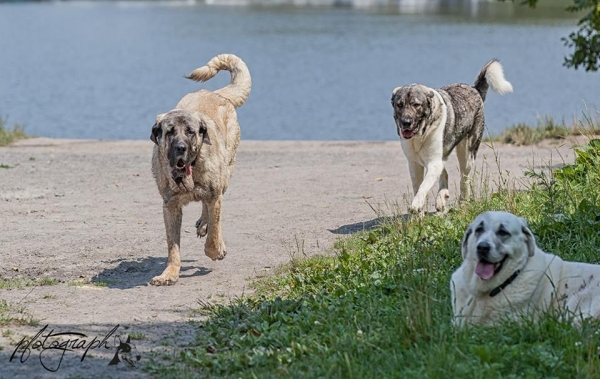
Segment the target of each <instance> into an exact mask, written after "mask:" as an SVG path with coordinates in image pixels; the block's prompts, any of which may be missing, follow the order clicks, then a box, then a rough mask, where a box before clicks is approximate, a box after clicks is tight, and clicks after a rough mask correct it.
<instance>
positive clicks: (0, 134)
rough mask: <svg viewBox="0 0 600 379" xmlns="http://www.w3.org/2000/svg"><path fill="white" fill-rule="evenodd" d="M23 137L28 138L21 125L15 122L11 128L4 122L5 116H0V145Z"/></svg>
mask: <svg viewBox="0 0 600 379" xmlns="http://www.w3.org/2000/svg"><path fill="white" fill-rule="evenodd" d="M24 138H28V136H27V135H26V134H25V132H24V128H23V125H21V124H15V125H13V127H12V128H9V127H8V126H7V124H6V118H4V117H0V146H6V145H9V144H11V143H13V142H15V141H17V140H19V139H24ZM4 168H8V167H4Z"/></svg>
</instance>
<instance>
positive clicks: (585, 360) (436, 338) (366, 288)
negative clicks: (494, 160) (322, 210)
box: [145, 140, 600, 378]
mask: <svg viewBox="0 0 600 379" xmlns="http://www.w3.org/2000/svg"><path fill="white" fill-rule="evenodd" d="M590 145H591V147H590V148H587V149H578V150H577V161H576V162H575V163H574V164H573V165H570V166H567V167H565V168H562V169H559V170H556V171H555V172H554V173H552V174H544V173H543V172H530V173H529V174H528V176H529V177H530V180H531V185H530V188H529V189H528V190H527V191H513V190H510V189H506V188H505V189H502V190H501V191H500V192H498V193H493V194H488V195H485V194H484V196H483V198H482V199H480V200H477V201H474V202H471V203H468V204H465V205H463V206H461V207H459V208H457V209H455V210H454V211H452V212H450V213H449V214H447V215H444V216H441V217H437V216H426V217H424V218H422V219H419V218H410V219H407V218H397V219H394V220H390V221H389V222H387V223H385V224H383V225H381V226H380V227H378V228H377V229H375V230H372V231H368V232H361V233H358V234H356V235H354V236H352V237H350V238H347V239H344V240H342V241H340V242H339V243H338V244H337V245H336V247H335V254H334V255H333V256H328V257H324V256H318V257H314V258H310V259H306V260H293V261H292V262H291V263H289V264H288V265H286V266H285V267H284V268H283V269H282V270H281V272H280V273H279V274H277V275H275V276H273V277H269V278H266V279H263V280H261V281H260V282H258V283H257V286H256V288H257V293H256V294H255V295H252V296H250V297H246V298H242V299H238V300H236V301H233V302H232V303H231V304H229V305H225V306H221V305H210V304H206V303H203V304H202V307H201V311H203V312H204V313H205V314H206V315H207V316H208V321H207V322H206V323H205V324H204V325H202V328H199V329H198V334H197V340H196V343H195V344H194V346H192V347H189V348H186V349H185V350H183V351H182V352H181V353H180V354H175V355H171V356H170V358H169V359H167V361H166V362H165V361H164V360H161V361H160V362H158V361H151V362H150V363H149V364H147V365H146V368H145V369H146V370H147V371H149V372H151V373H153V374H155V375H156V376H158V377H161V378H191V377H219V378H221V377H222V378H237V377H244V378H246V377H248V378H253V377H256V378H270V377H273V378H288V377H293V378H392V377H395V378H517V377H526V378H598V377H600V358H599V353H600V322H598V321H589V320H586V321H584V322H583V323H582V326H581V327H579V328H577V327H574V326H573V325H572V324H571V323H570V322H569V320H568V317H567V318H565V319H563V320H562V321H559V318H558V317H556V316H557V314H556V313H548V314H543V315H542V316H541V318H540V319H539V320H537V321H533V320H532V319H531V318H528V317H524V319H523V320H522V321H521V322H520V323H517V322H510V321H506V322H503V323H501V324H500V325H499V326H497V327H493V328H492V327H482V326H471V327H468V328H466V329H462V330H460V329H456V328H454V327H453V326H452V324H451V316H452V310H451V305H450V291H449V281H450V275H451V274H452V272H453V271H454V270H455V269H456V268H457V267H458V266H459V265H460V264H461V256H460V249H459V245H460V240H461V238H462V235H463V233H464V231H465V229H466V227H467V225H468V224H469V223H470V222H471V221H472V220H473V219H474V217H475V216H476V215H478V214H479V213H481V212H483V211H486V210H506V211H509V212H513V213H515V214H517V215H520V216H523V217H526V218H527V219H528V220H529V223H530V227H531V229H532V230H533V231H534V233H535V235H536V237H537V242H538V245H539V246H540V247H541V248H542V249H544V250H546V251H549V252H554V253H557V254H559V255H560V256H561V257H563V258H564V259H567V260H577V261H585V262H592V263H600V251H599V247H600V232H599V231H600V140H596V141H591V142H590ZM557 215H560V216H557ZM163 358H164V357H163Z"/></svg>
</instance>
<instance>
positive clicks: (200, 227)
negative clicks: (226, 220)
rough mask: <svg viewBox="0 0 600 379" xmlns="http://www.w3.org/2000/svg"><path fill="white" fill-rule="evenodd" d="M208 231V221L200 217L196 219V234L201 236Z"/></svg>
mask: <svg viewBox="0 0 600 379" xmlns="http://www.w3.org/2000/svg"><path fill="white" fill-rule="evenodd" d="M206 233H208V222H204V220H202V219H201V218H199V219H198V221H196V236H198V238H202V237H204V236H205V235H206Z"/></svg>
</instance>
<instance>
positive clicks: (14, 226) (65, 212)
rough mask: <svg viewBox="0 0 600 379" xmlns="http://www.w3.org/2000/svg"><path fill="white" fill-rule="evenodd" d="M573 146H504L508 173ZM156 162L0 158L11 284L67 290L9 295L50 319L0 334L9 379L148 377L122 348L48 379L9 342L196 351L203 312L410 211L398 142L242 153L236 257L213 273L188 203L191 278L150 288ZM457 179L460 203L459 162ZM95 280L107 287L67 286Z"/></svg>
mask: <svg viewBox="0 0 600 379" xmlns="http://www.w3.org/2000/svg"><path fill="white" fill-rule="evenodd" d="M569 146H570V144H569V143H565V144H564V145H563V146H561V147H557V146H551V145H549V144H544V145H542V146H538V147H535V148H532V147H522V148H519V147H513V146H496V149H495V151H496V153H497V154H498V156H499V160H500V162H501V168H502V170H501V171H502V172H503V174H504V175H506V172H507V171H508V172H510V175H511V176H513V177H521V176H522V171H523V169H527V168H530V167H532V166H534V165H535V166H539V165H542V164H544V163H549V162H550V159H551V156H552V161H553V163H554V164H561V163H562V162H563V161H567V162H570V161H572V159H573V154H572V152H571V150H570V148H569ZM151 150H152V143H151V142H150V141H108V142H107V141H81V140H53V139H45V138H36V139H30V140H24V141H20V142H18V143H16V144H14V145H12V146H9V147H3V148H0V164H4V165H8V166H10V168H0V277H2V278H19V277H20V278H30V279H37V278H51V279H57V280H59V281H60V283H59V284H58V285H52V286H37V287H25V288H21V289H10V290H8V289H0V299H1V300H5V301H7V302H8V303H9V304H11V305H12V306H13V311H12V312H17V311H18V309H19V308H23V307H24V310H25V311H26V312H28V313H29V314H31V315H32V316H33V317H34V318H35V319H37V320H40V324H39V325H38V326H21V327H17V326H15V325H14V324H9V325H8V326H5V327H0V330H1V331H3V333H2V334H3V335H2V336H0V348H2V349H1V350H0V377H2V376H4V377H6V378H16V377H22V378H34V377H68V376H75V375H81V376H83V377H86V378H89V377H104V378H106V377H111V376H114V377H119V378H123V377H137V376H140V377H142V376H144V373H143V372H142V371H141V370H137V369H131V368H128V367H127V366H126V365H125V364H123V363H121V364H119V365H117V366H107V364H108V362H109V360H110V358H111V357H112V356H113V355H114V352H115V350H114V349H112V350H105V351H104V352H100V351H99V350H98V349H96V350H93V352H90V353H89V354H91V357H90V356H88V357H86V358H85V360H84V361H83V362H82V361H80V359H81V356H82V353H81V350H78V351H76V352H67V354H65V357H64V359H63V361H62V364H61V366H60V369H59V370H58V371H57V372H56V373H52V372H50V371H47V370H45V369H43V367H42V366H41V364H40V360H39V352H36V351H33V352H32V354H31V356H30V357H29V359H28V360H26V361H25V362H24V363H20V361H19V359H20V358H21V357H22V356H21V355H20V354H19V355H18V356H17V357H16V358H14V359H13V361H12V362H10V363H9V360H10V358H11V354H12V353H13V351H14V349H15V346H14V345H11V343H12V344H14V343H15V342H18V341H20V339H21V338H22V336H23V335H24V334H28V335H34V334H35V333H37V331H39V330H40V329H41V327H43V326H44V325H46V324H49V325H50V326H49V329H51V328H54V329H55V332H67V331H69V332H81V333H87V334H88V335H89V336H99V338H100V339H101V338H103V336H105V335H106V334H107V333H108V332H109V331H110V330H111V329H112V328H113V327H114V326H116V325H120V327H119V329H118V331H117V333H116V334H121V335H126V334H128V333H132V332H135V333H143V334H144V335H145V339H143V340H140V341H135V343H136V346H137V349H138V351H139V352H140V354H141V356H142V361H144V358H146V359H148V357H149V356H150V352H149V350H150V349H157V348H159V347H160V346H161V345H168V344H169V343H170V344H182V343H185V342H186V341H190V340H193V338H194V333H193V327H192V326H191V325H190V323H189V320H190V319H193V318H194V317H195V316H194V315H193V312H192V310H193V309H194V308H197V307H198V306H197V301H198V300H205V301H226V300H227V299H229V298H232V297H235V296H238V295H240V294H243V293H244V292H249V291H250V290H249V288H248V283H249V281H248V279H249V278H252V277H255V276H256V275H265V274H268V273H269V272H270V271H271V270H272V269H273V268H274V267H276V266H277V265H279V264H282V263H285V262H286V261H288V260H289V259H290V257H291V256H292V255H293V254H303V253H305V254H314V253H318V252H322V251H324V250H325V249H327V248H328V247H329V246H331V243H332V242H333V241H334V240H335V239H336V238H339V237H342V236H343V235H345V234H349V233H352V232H354V231H356V230H360V229H362V228H363V227H364V226H366V227H369V226H372V225H374V224H375V223H376V219H377V215H376V214H375V213H374V211H373V210H372V209H371V206H370V205H369V204H367V202H369V203H370V204H371V205H372V206H374V207H376V208H377V207H382V208H383V209H384V210H385V209H388V210H389V205H390V204H399V205H400V206H401V208H402V209H404V208H405V207H404V205H405V204H406V201H405V200H403V196H404V194H406V193H407V192H408V188H409V187H410V179H409V175H408V170H407V165H406V162H405V159H404V156H403V154H402V151H401V149H400V143H399V142H381V143H369V142H261V141H243V142H242V144H241V146H240V150H239V153H238V160H237V162H238V163H237V166H236V169H235V172H234V176H233V179H232V182H231V185H230V187H229V190H228V192H227V194H226V196H225V201H224V214H223V232H224V237H225V241H226V243H227V247H228V249H227V251H228V255H227V257H226V258H225V260H223V261H220V262H212V261H211V260H210V259H208V258H207V257H205V256H204V252H203V244H204V240H201V241H200V240H198V239H197V238H196V234H195V228H194V223H195V221H196V219H197V218H198V216H199V214H200V206H199V205H198V204H192V205H189V206H188V207H186V208H185V209H184V222H183V225H184V227H183V233H182V241H181V251H182V260H183V262H182V266H183V267H182V272H181V278H180V280H179V282H178V283H177V284H176V285H174V286H172V287H152V286H148V285H147V283H148V281H149V280H150V279H151V278H152V277H153V276H155V275H157V274H159V273H160V272H161V271H162V270H163V268H164V267H165V264H166V241H165V232H164V226H163V219H162V205H161V199H160V197H159V195H158V191H157V189H156V186H155V183H154V180H153V178H152V175H151V173H150V156H151ZM486 161H487V162H488V164H489V166H490V167H489V171H488V173H489V175H490V181H489V183H490V185H493V183H494V182H495V181H497V180H498V177H499V175H498V172H499V170H498V168H497V167H496V163H495V161H496V159H495V154H494V152H493V151H492V150H491V149H490V148H489V147H485V146H484V147H482V150H481V154H480V156H479V158H478V161H477V168H478V170H479V171H480V172H481V171H482V166H486V164H485V163H484V162H486ZM484 171H487V170H486V169H484ZM448 172H449V174H450V176H451V177H450V179H451V183H450V189H451V192H452V199H453V195H454V194H455V193H456V192H457V191H456V190H455V188H456V183H457V181H456V178H457V177H458V175H457V163H456V159H455V158H454V157H452V158H451V160H450V162H449V169H448ZM484 175H487V174H484ZM475 182H477V183H482V181H481V180H480V179H476V180H475ZM429 210H433V207H432V206H431V205H430V207H429ZM388 212H389V211H388ZM297 242H300V244H301V245H302V246H303V248H300V249H299V248H298V247H297V245H298V244H297ZM301 250H303V251H301ZM90 280H91V281H92V282H103V283H106V286H99V285H89V284H88V285H69V284H70V283H71V284H72V282H73V281H84V282H86V281H87V282H89V281H90ZM0 314H1V312H0ZM14 314H15V315H17V314H18V313H14ZM49 329H48V330H49ZM7 330H10V332H7ZM48 330H47V331H48ZM11 332H12V334H10V335H9V333H11ZM90 338H91V337H90ZM65 339H66V337H64V338H63V341H64V340H65ZM49 341H50V340H49ZM49 341H48V344H49V343H50V342H49ZM110 341H111V344H112V342H113V340H112V338H111V339H110ZM165 341H167V342H165ZM168 341H170V342H168ZM163 348H164V349H167V350H169V349H171V348H169V347H168V346H166V347H163ZM47 353H48V358H47V365H48V366H50V365H51V364H54V366H56V363H57V362H58V358H57V357H56V356H54V357H51V352H50V351H48V352H47ZM23 359H24V358H23Z"/></svg>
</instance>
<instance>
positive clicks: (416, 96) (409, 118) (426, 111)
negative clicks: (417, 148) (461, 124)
mask: <svg viewBox="0 0 600 379" xmlns="http://www.w3.org/2000/svg"><path fill="white" fill-rule="evenodd" d="M433 96H434V94H433V92H432V91H430V90H426V89H424V88H422V87H421V86H418V85H411V86H405V87H400V88H398V89H397V90H395V91H394V93H393V95H392V107H394V120H395V121H396V128H397V132H398V135H399V136H400V137H401V138H404V139H407V140H408V139H411V138H413V137H414V136H416V135H418V134H423V133H425V128H426V127H427V125H429V123H428V119H429V118H430V116H431V107H432V99H433Z"/></svg>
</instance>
